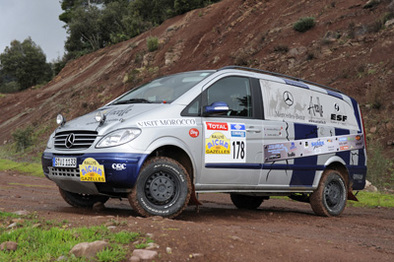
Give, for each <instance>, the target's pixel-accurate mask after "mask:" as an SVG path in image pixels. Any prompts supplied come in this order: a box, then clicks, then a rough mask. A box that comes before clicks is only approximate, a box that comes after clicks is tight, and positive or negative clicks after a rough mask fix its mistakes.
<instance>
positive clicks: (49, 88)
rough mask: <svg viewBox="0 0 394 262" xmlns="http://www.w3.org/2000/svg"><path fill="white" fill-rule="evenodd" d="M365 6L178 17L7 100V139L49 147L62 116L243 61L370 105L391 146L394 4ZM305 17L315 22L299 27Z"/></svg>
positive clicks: (226, 3) (230, 8)
mask: <svg viewBox="0 0 394 262" xmlns="http://www.w3.org/2000/svg"><path fill="white" fill-rule="evenodd" d="M365 2H366V1H360V0H348V1H317V2H314V3H313V5H312V4H311V3H310V2H309V1H296V2H294V1H286V0H278V1H255V0H246V1H244V0H236V1H233V0H223V1H221V2H219V3H217V4H214V5H211V6H208V7H206V8H203V9H198V10H194V11H191V12H189V13H187V14H184V15H181V16H178V17H175V18H172V19H170V20H167V21H165V22H164V23H163V24H162V25H160V26H158V27H156V28H154V29H152V30H150V31H148V32H146V33H144V34H142V35H140V36H137V37H135V38H133V39H130V40H128V41H125V42H122V43H119V44H117V45H113V46H110V47H107V48H104V49H101V50H98V51H97V52H94V53H91V54H89V55H85V56H83V57H81V58H79V59H76V60H74V61H71V62H69V63H68V64H67V65H66V67H65V68H64V69H63V70H62V71H61V72H60V74H59V75H58V76H56V77H55V78H54V79H53V80H52V81H51V82H50V83H49V84H48V85H46V86H45V87H43V88H40V89H29V90H26V91H24V92H21V93H18V94H7V95H5V96H2V97H0V108H1V114H0V143H1V144H5V143H9V142H10V140H11V134H12V132H14V131H15V129H17V128H25V127H26V126H32V127H34V128H35V131H36V132H37V133H39V139H42V141H45V140H46V138H47V137H48V135H49V133H50V132H51V131H52V130H53V129H54V128H55V126H56V125H55V124H54V118H55V117H56V115H57V114H58V113H60V112H62V113H63V114H65V115H66V118H67V119H72V118H75V117H77V116H79V115H82V114H84V113H86V112H89V111H92V110H93V109H96V108H98V107H99V106H102V105H104V104H105V103H107V102H109V101H110V100H111V99H113V98H114V97H116V96H118V95H120V94H121V93H123V92H124V91H126V90H128V89H130V88H133V87H134V86H135V85H136V84H138V83H142V82H144V81H147V80H149V79H152V78H154V77H157V76H158V75H163V74H169V73H175V72H180V71H186V70H196V69H213V68H220V67H222V66H225V65H232V64H237V65H242V66H249V67H254V68H260V69H265V70H271V71H275V72H279V73H284V74H288V75H292V76H296V77H301V78H305V79H308V80H311V81H315V82H318V83H321V84H325V85H329V86H332V87H334V88H337V89H339V90H341V91H344V92H345V93H347V94H349V95H351V96H353V97H355V98H356V99H357V100H358V101H359V102H361V104H362V109H363V112H364V118H365V120H366V125H367V132H368V137H369V138H370V140H371V141H374V142H375V141H379V142H381V143H382V144H384V145H385V146H386V147H387V148H392V147H393V146H392V145H391V143H390V141H393V140H394V138H393V135H392V134H393V131H394V125H393V124H392V121H390V120H391V116H392V114H393V109H394V104H393V101H392V100H393V99H392V98H393V97H394V94H393V92H394V90H393V88H392V87H393V86H394V74H393V68H394V59H393V52H392V50H394V41H393V40H392V39H393V38H394V26H389V25H388V24H387V26H385V25H383V24H382V21H384V19H385V17H387V14H388V13H390V12H394V3H393V2H392V1H388V0H384V1H380V3H379V4H377V5H374V6H373V7H372V8H365ZM375 2H378V1H375ZM305 16H312V17H314V18H315V21H316V26H315V27H314V28H312V29H311V30H309V31H307V32H305V33H299V32H296V31H294V30H293V28H292V26H293V24H294V23H295V22H296V21H298V19H300V18H301V17H305ZM149 36H156V37H158V39H159V49H158V50H156V51H154V52H148V51H147V45H146V38H147V37H149ZM40 145H41V148H43V147H44V146H45V142H42V143H41V144H40Z"/></svg>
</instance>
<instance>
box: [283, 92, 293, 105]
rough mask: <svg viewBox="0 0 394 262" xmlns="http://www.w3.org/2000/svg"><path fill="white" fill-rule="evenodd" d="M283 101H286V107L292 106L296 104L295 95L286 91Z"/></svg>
mask: <svg viewBox="0 0 394 262" xmlns="http://www.w3.org/2000/svg"><path fill="white" fill-rule="evenodd" d="M283 100H284V101H285V103H286V105H288V106H292V105H293V104H294V98H293V95H292V94H291V93H290V92H289V91H285V92H284V93H283Z"/></svg>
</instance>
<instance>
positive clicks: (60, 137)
mask: <svg viewBox="0 0 394 262" xmlns="http://www.w3.org/2000/svg"><path fill="white" fill-rule="evenodd" d="M96 137H97V132H96V131H66V132H59V133H56V135H55V148H56V149H59V150H83V149H88V148H89V147H90V146H91V145H92V144H93V142H94V141H95V140H96Z"/></svg>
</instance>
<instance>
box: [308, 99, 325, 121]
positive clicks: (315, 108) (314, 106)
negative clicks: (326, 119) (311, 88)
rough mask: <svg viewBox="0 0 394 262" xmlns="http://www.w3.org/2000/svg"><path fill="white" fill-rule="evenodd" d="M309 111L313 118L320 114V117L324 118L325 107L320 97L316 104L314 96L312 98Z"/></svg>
mask: <svg viewBox="0 0 394 262" xmlns="http://www.w3.org/2000/svg"><path fill="white" fill-rule="evenodd" d="M308 111H309V114H310V115H311V116H316V115H317V114H318V115H320V117H323V106H322V105H321V104H320V100H319V97H316V102H314V101H313V96H311V99H310V101H309V107H308Z"/></svg>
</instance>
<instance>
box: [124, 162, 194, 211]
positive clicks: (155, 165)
mask: <svg viewBox="0 0 394 262" xmlns="http://www.w3.org/2000/svg"><path fill="white" fill-rule="evenodd" d="M191 191H192V185H191V180H190V177H189V175H188V173H187V171H186V169H185V168H184V167H183V166H182V165H181V164H180V163H178V162H177V161H175V160H173V159H171V158H168V157H154V158H152V159H150V160H148V161H147V162H146V163H145V164H144V166H143V167H142V169H141V171H140V173H139V175H138V178H137V181H136V183H135V185H134V188H133V190H132V192H131V193H130V194H129V196H128V199H129V202H130V205H131V207H132V208H133V209H134V210H135V211H136V212H137V213H138V214H140V215H141V216H145V217H148V216H162V217H167V218H173V217H176V216H177V215H179V214H180V213H181V212H182V211H183V210H184V209H185V208H186V206H187V204H188V202H189V199H190V195H191Z"/></svg>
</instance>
